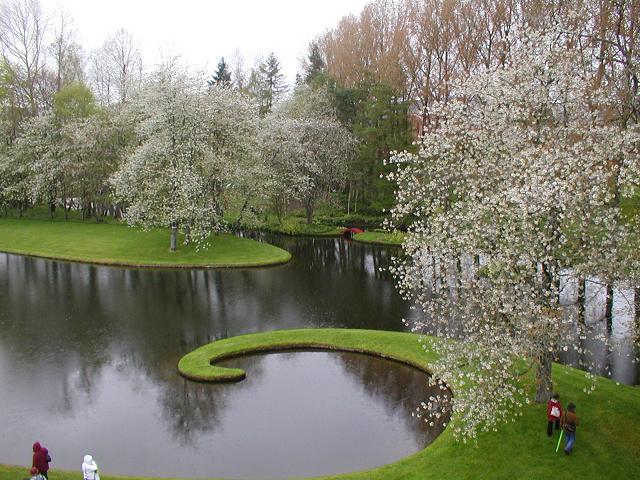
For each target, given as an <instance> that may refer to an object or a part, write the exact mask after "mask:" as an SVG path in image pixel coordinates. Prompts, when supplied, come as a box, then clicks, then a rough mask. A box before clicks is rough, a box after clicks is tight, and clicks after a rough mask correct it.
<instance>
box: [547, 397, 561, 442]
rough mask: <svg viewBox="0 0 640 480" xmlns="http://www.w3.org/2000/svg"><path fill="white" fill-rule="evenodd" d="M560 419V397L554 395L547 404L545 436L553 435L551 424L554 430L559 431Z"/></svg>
mask: <svg viewBox="0 0 640 480" xmlns="http://www.w3.org/2000/svg"><path fill="white" fill-rule="evenodd" d="M561 417H562V405H561V404H560V395H558V394H557V393H554V394H553V396H552V397H551V399H550V400H549V402H548V403H547V435H548V436H551V435H552V434H553V424H554V423H555V424H556V430H559V429H560V418H561Z"/></svg>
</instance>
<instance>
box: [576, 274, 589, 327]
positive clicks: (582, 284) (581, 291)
mask: <svg viewBox="0 0 640 480" xmlns="http://www.w3.org/2000/svg"><path fill="white" fill-rule="evenodd" d="M586 284H587V281H586V280H585V279H584V278H578V300H577V302H578V323H579V324H580V325H584V324H585V318H584V307H585V305H584V303H585V301H586V299H585V290H586Z"/></svg>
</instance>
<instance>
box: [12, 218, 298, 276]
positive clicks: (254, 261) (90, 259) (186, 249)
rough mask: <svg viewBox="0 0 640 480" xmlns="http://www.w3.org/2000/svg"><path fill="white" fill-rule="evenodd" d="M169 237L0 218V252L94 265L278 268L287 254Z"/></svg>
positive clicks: (221, 238) (254, 245)
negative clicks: (172, 243)
mask: <svg viewBox="0 0 640 480" xmlns="http://www.w3.org/2000/svg"><path fill="white" fill-rule="evenodd" d="M168 244H169V233H168V231H167V230H163V229H156V230H151V231H141V230H138V229H135V228H129V227H127V226H125V225H120V224H115V225H114V224H96V223H81V222H50V221H44V220H16V219H6V218H0V252H6V253H15V254H20V255H29V256H33V257H42V258H49V259H53V260H65V261H74V262H83V263H91V264H98V265H112V266H124V267H149V268H224V267H229V268H232V267H262V266H270V265H279V264H282V263H286V262H288V261H289V260H290V259H291V254H290V253H289V252H287V251H285V250H283V249H281V248H278V247H275V246H273V245H269V244H267V243H261V242H257V241H255V240H250V239H246V238H239V237H235V236H233V235H226V234H222V235H215V236H213V237H211V239H210V241H209V248H207V249H200V250H197V249H196V248H195V246H194V245H189V246H183V245H179V247H178V249H177V250H176V251H175V252H171V251H170V250H169V248H168Z"/></svg>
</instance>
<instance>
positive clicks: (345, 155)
mask: <svg viewBox="0 0 640 480" xmlns="http://www.w3.org/2000/svg"><path fill="white" fill-rule="evenodd" d="M261 146H262V152H263V157H264V158H265V161H266V163H267V164H268V165H269V166H270V171H271V172H272V175H271V188H272V193H273V195H272V198H273V205H274V207H275V209H276V212H277V214H278V218H279V219H281V218H282V215H283V214H284V211H285V209H286V205H287V204H288V202H289V201H290V200H291V199H293V198H295V199H297V200H299V201H301V202H302V203H303V205H304V208H305V212H306V216H307V223H312V222H313V215H314V211H315V206H316V203H317V202H318V200H319V199H321V198H322V197H323V196H324V195H326V194H327V193H328V192H331V191H333V190H334V189H335V188H337V187H338V186H339V185H340V183H341V182H342V181H343V180H344V177H345V172H346V165H347V164H348V162H349V160H350V158H352V157H353V156H354V155H355V148H356V143H355V140H354V138H353V136H352V135H351V134H350V133H349V131H348V130H347V129H346V128H344V127H343V126H342V125H341V124H340V122H339V121H338V119H337V117H336V115H335V111H334V108H333V106H332V105H331V102H330V100H329V98H328V96H327V94H326V93H325V92H322V91H314V90H311V89H309V88H308V87H306V86H302V87H299V88H298V89H297V90H296V92H294V95H293V97H292V98H291V99H290V100H289V101H287V102H284V103H283V104H281V105H280V106H279V108H277V109H276V111H275V112H274V113H272V114H271V115H268V116H266V117H265V118H264V120H263V128H262V139H261Z"/></svg>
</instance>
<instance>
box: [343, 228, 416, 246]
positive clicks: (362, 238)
mask: <svg viewBox="0 0 640 480" xmlns="http://www.w3.org/2000/svg"><path fill="white" fill-rule="evenodd" d="M353 239H354V240H355V241H356V242H362V243H373V244H376V245H398V246H400V245H402V242H403V241H404V233H402V232H398V231H393V232H384V231H373V232H364V233H356V234H355V235H354V236H353Z"/></svg>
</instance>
